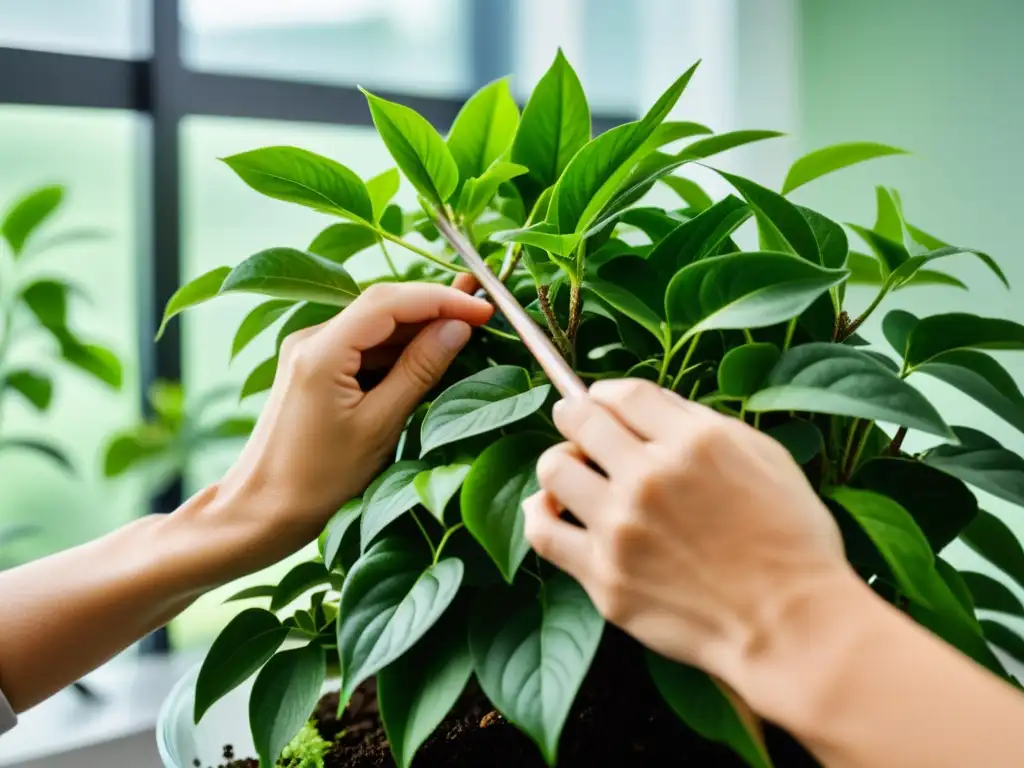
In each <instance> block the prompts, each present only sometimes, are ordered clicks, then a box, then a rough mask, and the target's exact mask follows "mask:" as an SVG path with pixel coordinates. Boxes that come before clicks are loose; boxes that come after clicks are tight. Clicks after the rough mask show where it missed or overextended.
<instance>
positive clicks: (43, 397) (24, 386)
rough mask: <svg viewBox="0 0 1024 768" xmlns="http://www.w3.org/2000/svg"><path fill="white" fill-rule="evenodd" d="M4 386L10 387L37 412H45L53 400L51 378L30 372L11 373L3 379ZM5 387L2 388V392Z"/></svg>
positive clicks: (23, 370) (0, 389) (16, 371)
mask: <svg viewBox="0 0 1024 768" xmlns="http://www.w3.org/2000/svg"><path fill="white" fill-rule="evenodd" d="M2 383H3V386H4V387H10V388H11V389H13V390H14V391H15V392H17V393H18V394H20V395H21V396H22V397H24V398H25V400H26V401H28V402H29V403H31V404H32V405H33V406H34V407H35V409H36V410H37V411H45V410H46V409H47V408H49V407H50V402H51V401H52V400H53V382H52V381H51V380H50V377H49V376H46V375H44V374H42V373H36V372H35V371H30V370H25V369H21V370H14V371H10V372H9V373H8V374H7V376H5V377H4V379H3V382H2ZM2 389H3V387H0V391H2Z"/></svg>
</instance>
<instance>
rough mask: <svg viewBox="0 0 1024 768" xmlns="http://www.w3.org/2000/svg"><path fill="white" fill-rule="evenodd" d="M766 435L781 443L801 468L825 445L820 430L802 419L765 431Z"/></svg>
mask: <svg viewBox="0 0 1024 768" xmlns="http://www.w3.org/2000/svg"><path fill="white" fill-rule="evenodd" d="M766 433H767V434H768V435H770V436H771V437H773V438H775V439H776V440H777V441H779V442H780V443H782V445H783V447H784V448H785V449H786V450H787V451H789V453H790V455H791V456H792V457H793V461H795V462H796V463H797V464H800V465H801V466H803V465H804V464H807V463H808V462H809V461H811V459H813V458H814V457H816V456H817V455H818V454H819V453H821V451H822V447H823V446H824V444H825V438H824V436H823V435H822V434H821V430H820V429H818V428H817V427H816V426H814V424H812V423H811V422H809V421H805V420H804V419H790V420H789V421H785V422H783V423H782V424H779V425H778V426H775V427H772V428H771V429H768V430H766Z"/></svg>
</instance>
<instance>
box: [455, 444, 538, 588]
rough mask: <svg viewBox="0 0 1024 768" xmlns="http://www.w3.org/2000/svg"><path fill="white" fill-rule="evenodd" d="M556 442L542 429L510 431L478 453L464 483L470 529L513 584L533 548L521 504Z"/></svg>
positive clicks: (463, 498) (465, 514) (462, 498)
mask: <svg viewBox="0 0 1024 768" xmlns="http://www.w3.org/2000/svg"><path fill="white" fill-rule="evenodd" d="M551 445H553V441H552V440H551V438H550V437H548V436H547V435H543V434H538V433H534V432H523V433H519V434H515V435H506V436H505V437H503V438H501V439H500V440H498V441H497V442H495V443H492V444H491V445H489V446H488V447H487V449H486V450H484V452H483V453H481V454H480V456H479V457H477V459H476V461H474V462H473V466H472V468H471V469H470V471H469V475H468V476H467V477H466V480H465V483H464V484H463V486H462V494H461V496H460V499H459V502H460V506H461V507H462V520H463V522H464V523H465V524H466V529H467V530H468V531H469V532H470V533H471V534H473V538H475V539H476V540H477V541H478V542H480V545H481V546H482V547H483V548H484V549H485V550H487V554H489V555H490V556H491V559H492V560H494V562H495V564H496V565H497V566H498V569H499V570H500V571H501V574H502V576H504V577H505V580H506V581H507V582H509V583H510V584H511V583H512V580H513V579H514V578H515V575H516V571H518V570H519V566H520V565H521V564H522V562H523V558H524V557H526V553H527V552H529V550H530V544H529V542H527V541H526V536H525V534H524V532H523V526H524V518H523V512H522V503H523V501H524V499H525V498H526V497H527V496H529V495H530V494H532V493H534V492H536V491H537V489H538V485H537V475H536V467H537V459H538V458H539V457H540V455H541V454H542V453H543V452H544V451H545V450H546V449H548V448H550V447H551Z"/></svg>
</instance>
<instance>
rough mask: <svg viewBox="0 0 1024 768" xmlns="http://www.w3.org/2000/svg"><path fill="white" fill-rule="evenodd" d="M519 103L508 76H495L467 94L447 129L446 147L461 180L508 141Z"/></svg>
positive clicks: (484, 166) (487, 162)
mask: <svg viewBox="0 0 1024 768" xmlns="http://www.w3.org/2000/svg"><path fill="white" fill-rule="evenodd" d="M518 125H519V106H518V105H517V104H516V100H515V98H513V96H512V91H511V89H510V88H509V87H508V80H507V79H506V78H502V79H501V80H495V81H494V82H493V83H489V84H488V85H485V86H484V87H483V88H481V89H480V90H479V91H477V92H476V93H474V94H473V95H472V96H470V98H469V100H468V101H467V102H466V103H465V104H464V105H463V106H462V109H460V110H459V114H458V115H457V116H456V117H455V122H454V123H452V129H451V131H450V132H449V133H448V149H449V150H451V153H452V157H453V158H455V164H456V165H457V166H458V168H459V177H460V179H461V181H462V182H465V180H466V179H470V178H475V177H477V176H481V175H482V174H483V172H484V171H486V170H487V169H488V168H490V166H491V163H493V162H494V161H495V160H497V159H498V158H499V157H501V156H502V154H504V152H505V150H507V149H508V148H509V147H510V146H511V145H512V139H513V137H514V136H515V135H516V127H517V126H518Z"/></svg>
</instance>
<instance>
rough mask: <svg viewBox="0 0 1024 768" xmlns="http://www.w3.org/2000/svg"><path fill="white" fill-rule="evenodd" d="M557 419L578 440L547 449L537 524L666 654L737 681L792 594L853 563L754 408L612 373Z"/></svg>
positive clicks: (623, 617) (551, 551) (569, 564)
mask: <svg viewBox="0 0 1024 768" xmlns="http://www.w3.org/2000/svg"><path fill="white" fill-rule="evenodd" d="M555 423H556V425H557V426H558V428H559V430H560V431H561V432H562V433H563V434H564V435H565V436H566V437H567V438H568V439H569V441H571V442H569V443H563V444H561V445H558V446H556V447H554V448H552V449H550V450H549V451H548V452H547V453H545V454H544V455H543V456H542V457H541V459H540V462H539V463H538V466H537V475H538V480H539V482H540V485H541V488H542V490H541V491H540V492H539V493H537V494H536V495H534V496H533V497H531V498H530V499H528V500H527V502H526V504H525V509H526V535H527V538H528V539H529V540H530V543H531V544H532V545H533V547H534V549H535V550H537V552H538V553H539V554H540V555H541V556H542V557H544V558H546V559H548V560H550V561H551V562H553V563H554V564H555V565H557V566H558V567H560V568H562V569H564V570H565V571H567V572H568V573H570V574H571V575H572V576H574V577H575V578H576V579H577V580H578V581H579V582H580V583H581V584H582V585H583V586H584V588H586V590H587V592H588V593H589V594H590V597H591V599H592V600H593V601H594V603H595V605H596V606H597V608H598V610H600V611H601V613H602V614H603V615H604V616H605V617H606V618H607V619H608V620H609V621H611V622H613V623H615V624H617V625H619V626H620V627H622V628H623V629H625V630H626V631H627V632H629V633H631V634H632V635H634V636H635V637H636V638H637V639H639V640H640V641H641V642H643V643H644V644H645V645H646V646H647V647H649V648H651V649H653V650H655V651H657V652H659V653H661V654H662V655H664V656H668V657H670V658H673V659H676V660H678V661H682V662H685V663H688V664H693V665H696V666H699V667H701V668H703V669H705V670H706V671H708V672H710V673H711V674H713V675H716V676H719V677H721V678H723V679H725V680H726V682H730V683H731V682H732V681H730V678H731V677H734V676H735V671H736V670H737V669H738V668H739V667H740V666H741V665H742V663H743V659H742V658H740V657H742V656H743V655H744V654H748V653H752V652H754V651H755V650H756V649H757V648H758V646H759V644H761V643H764V642H766V641H767V637H766V633H769V632H771V631H772V627H773V625H774V624H775V623H776V622H777V621H778V620H779V619H780V616H781V615H782V614H784V613H785V612H786V611H788V610H790V606H791V605H792V604H793V602H794V601H801V600H803V599H805V597H806V596H807V595H810V594H817V593H818V592H819V591H824V590H827V588H828V586H827V585H828V584H834V583H835V579H837V578H839V579H848V577H849V575H850V574H851V571H850V569H849V567H848V566H847V564H846V561H845V558H844V553H843V544H842V539H841V536H840V534H839V530H838V528H837V526H836V524H835V522H834V520H833V519H832V517H831V515H830V513H829V512H828V510H827V509H826V508H825V506H824V505H823V504H822V503H821V501H820V500H819V499H818V498H817V495H816V494H815V492H814V491H813V489H812V488H811V486H810V485H809V483H808V482H807V480H806V478H805V477H804V475H803V473H802V471H801V470H800V468H799V467H798V466H797V465H796V464H795V463H794V462H793V460H792V459H791V458H790V455H789V453H788V452H787V451H786V449H785V448H784V447H783V446H782V445H781V444H779V443H778V442H776V441H775V440H774V439H772V438H771V437H770V436H768V435H766V434H764V433H761V432H758V431H757V430H755V429H753V428H751V427H749V426H747V425H746V424H744V423H743V422H741V421H739V420H737V419H733V418H729V417H726V416H723V415H721V414H719V413H717V412H715V411H712V410H711V409H709V408H706V407H704V406H702V405H699V404H697V403H693V402H690V401H688V400H684V399H683V398H681V397H679V396H677V395H675V394H673V393H671V392H669V391H667V390H663V389H661V388H659V387H657V386H655V385H654V384H651V383H649V382H646V381H640V380H617V381H613V380H607V381H600V382H597V383H595V384H594V385H593V386H592V387H591V389H590V393H589V395H588V396H587V397H584V398H578V399H572V400H564V401H561V402H560V403H559V404H558V405H557V406H556V408H555ZM587 458H589V459H590V460H591V461H593V462H594V463H595V464H596V465H597V466H598V467H600V469H601V470H603V471H604V473H605V474H606V475H607V476H606V477H604V476H602V475H601V474H600V473H599V472H597V471H595V470H594V469H592V468H590V467H589V466H588V465H587V463H586V460H587ZM563 509H566V510H568V511H569V512H571V513H572V514H573V515H574V517H575V518H576V519H577V520H578V521H580V523H581V524H582V525H583V526H584V527H582V528H581V527H578V526H575V525H573V524H571V523H569V522H566V521H564V520H562V519H561V518H560V513H561V511H562V510H563ZM735 682H739V681H735ZM741 693H742V691H741Z"/></svg>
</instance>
